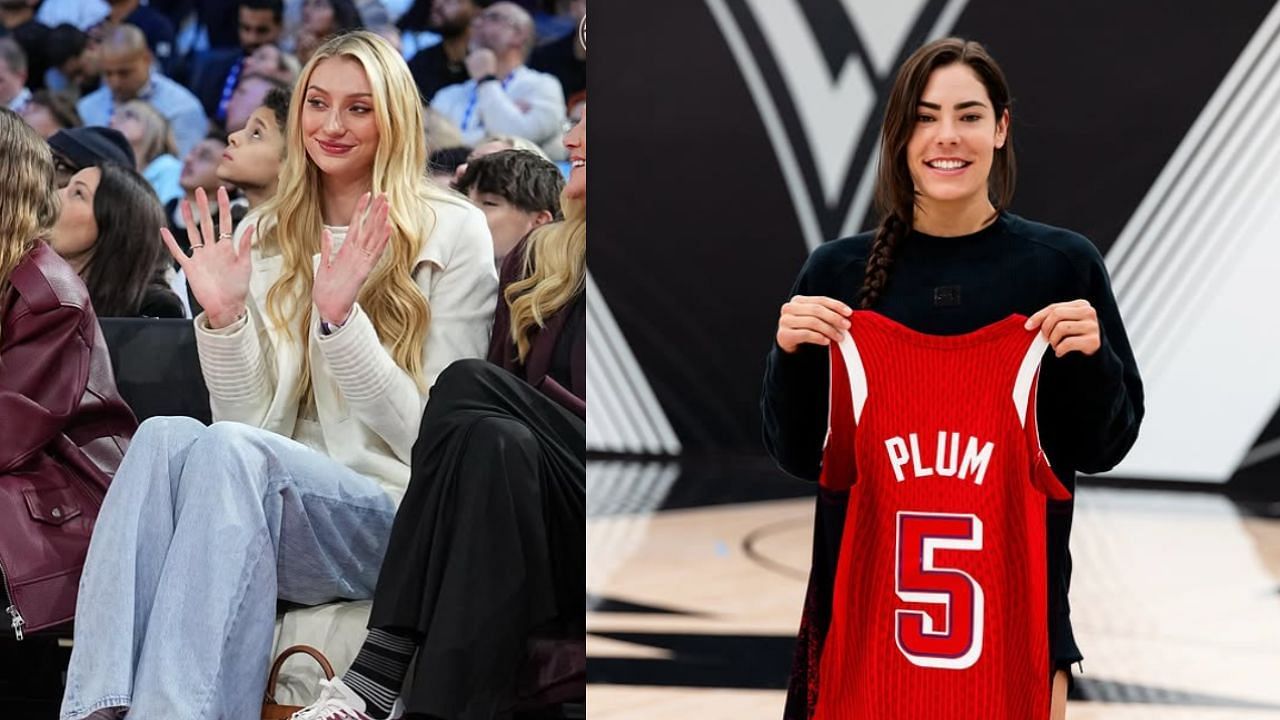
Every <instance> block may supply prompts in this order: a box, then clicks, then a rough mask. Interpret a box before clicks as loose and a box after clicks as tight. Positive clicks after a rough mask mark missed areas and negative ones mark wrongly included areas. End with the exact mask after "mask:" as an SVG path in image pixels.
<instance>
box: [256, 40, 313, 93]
mask: <svg viewBox="0 0 1280 720" xmlns="http://www.w3.org/2000/svg"><path fill="white" fill-rule="evenodd" d="M301 69H302V66H301V65H299V64H298V58H296V57H294V56H293V55H290V54H289V53H287V52H285V51H283V50H281V49H280V46H279V45H276V44H273V43H266V44H264V45H260V46H259V47H258V49H256V50H254V51H253V52H252V53H250V54H249V56H248V57H246V58H245V59H244V74H245V75H265V76H267V77H270V78H275V79H276V80H279V81H280V82H282V83H284V84H285V85H288V86H289V87H290V88H292V87H293V83H294V81H296V80H297V79H298V71H299V70H301Z"/></svg>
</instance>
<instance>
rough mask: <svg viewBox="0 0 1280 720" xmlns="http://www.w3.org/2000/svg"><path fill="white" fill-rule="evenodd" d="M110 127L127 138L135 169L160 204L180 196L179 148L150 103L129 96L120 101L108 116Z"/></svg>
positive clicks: (166, 123) (167, 124)
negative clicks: (158, 199) (109, 116)
mask: <svg viewBox="0 0 1280 720" xmlns="http://www.w3.org/2000/svg"><path fill="white" fill-rule="evenodd" d="M111 127H112V128H114V129H116V130H119V131H120V134H121V135H124V137H125V139H126V140H128V141H129V146H130V147H131V148H133V156H134V158H135V159H136V160H137V164H136V167H137V170H138V172H140V173H142V175H143V177H145V178H146V179H147V182H149V183H151V187H152V188H154V189H155V191H156V195H157V196H158V197H159V198H160V204H161V205H164V204H166V203H168V202H169V201H170V200H174V199H176V198H180V197H182V186H181V185H180V184H178V178H179V176H181V175H182V161H181V160H179V159H178V155H179V153H180V150H179V148H178V147H177V144H176V143H175V142H174V138H173V130H172V129H171V128H170V127H169V122H168V121H167V120H165V119H164V117H163V116H162V115H161V114H160V113H159V112H158V111H157V110H156V109H155V108H154V107H152V106H151V105H150V103H147V102H146V101H144V100H129V101H128V102H125V103H124V104H122V105H120V106H119V107H118V108H116V112H115V114H114V115H112V116H111Z"/></svg>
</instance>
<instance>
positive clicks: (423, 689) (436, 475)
mask: <svg viewBox="0 0 1280 720" xmlns="http://www.w3.org/2000/svg"><path fill="white" fill-rule="evenodd" d="M585 463H586V426H585V424H584V423H583V421H582V420H581V419H580V418H578V417H577V416H575V415H574V414H572V413H570V412H569V411H567V410H565V409H564V408H562V407H560V406H559V405H557V404H556V403H554V402H553V401H551V400H549V399H547V398H546V397H544V396H543V395H542V394H540V393H539V392H537V391H536V390H534V389H533V388H531V387H530V386H529V385H528V384H526V383H524V382H523V381H521V380H520V379H518V378H517V377H515V376H514V375H512V374H510V373H508V372H506V371H505V370H503V369H501V368H499V367H497V366H494V365H491V364H489V363H487V362H483V361H480V360H464V361H460V362H457V363H454V364H453V365H450V366H449V367H448V368H446V369H445V371H444V372H443V373H441V375H440V377H439V379H438V380H437V381H436V385H435V386H434V387H433V388H432V391H431V399H430V402H428V404H427V410H426V413H425V414H424V415H423V418H422V427H421V430H420V431H419V434H418V441H417V443H415V444H414V447H413V460H412V478H411V480H410V483H409V488H408V491H407V492H406V493H405V497H404V500H403V501H402V502H401V505H400V510H399V512H398V514H397V515H396V520H395V525H394V526H393V528H392V531H391V540H390V545H389V546H388V549H387V556H386V559H385V561H384V562H383V565H382V572H381V574H380V576H379V578H378V586H377V590H376V592H375V593H374V601H373V612H372V616H371V617H370V621H369V626H370V627H374V628H382V629H387V630H395V631H399V632H402V633H403V632H408V633H410V634H412V635H414V636H415V637H416V638H417V639H418V641H419V651H418V656H417V663H416V667H415V669H414V671H413V676H412V678H411V679H410V686H409V692H408V695H407V697H406V698H405V701H406V709H407V711H408V712H409V713H411V714H416V715H425V716H429V717H439V718H445V719H446V720H455V719H459V720H480V719H484V720H488V719H489V718H497V717H505V716H507V715H508V714H509V712H510V707H511V704H512V700H513V698H514V694H515V691H516V687H515V686H516V680H517V676H518V675H519V674H520V669H521V665H522V663H523V662H524V659H525V648H526V642H527V640H528V637H529V635H530V634H531V633H532V632H534V631H535V630H538V629H540V628H545V627H549V626H554V627H556V628H558V629H559V630H561V631H562V632H564V631H567V632H569V633H575V632H576V633H578V634H579V635H581V633H583V632H584V628H585V614H586V610H585V607H586V602H585V589H584V588H585V585H586V545H585V536H586V533H585V527H586V516H585V504H584V503H585V498H586V464H585Z"/></svg>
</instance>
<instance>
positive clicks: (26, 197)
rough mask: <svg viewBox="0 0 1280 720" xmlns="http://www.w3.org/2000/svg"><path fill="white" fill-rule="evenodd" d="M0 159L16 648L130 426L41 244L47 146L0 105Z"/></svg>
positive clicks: (1, 412)
mask: <svg viewBox="0 0 1280 720" xmlns="http://www.w3.org/2000/svg"><path fill="white" fill-rule="evenodd" d="M0 157H3V158H4V163H5V172H4V175H3V176H0V197H3V198H4V202H3V204H0V367H3V368H4V374H3V381H2V382H0V418H3V419H4V432H3V433H0V484H3V486H4V487H5V489H6V492H8V493H11V495H10V496H9V497H15V498H23V497H25V498H27V502H28V503H29V505H28V506H25V507H24V506H22V505H21V504H20V503H11V504H10V506H9V507H7V508H5V510H6V511H7V514H6V515H5V517H4V523H5V526H6V532H4V533H3V534H0V564H2V565H3V566H4V568H5V582H4V595H5V596H6V597H4V600H5V604H6V607H7V611H8V612H7V614H8V616H9V621H10V622H11V627H12V628H13V629H14V632H15V634H16V635H17V639H18V640H21V639H22V638H23V633H24V631H35V630H41V629H44V628H47V627H52V626H54V625H58V624H62V623H65V622H67V621H68V620H70V619H71V617H72V615H73V613H74V610H75V604H76V597H75V588H76V584H77V580H78V576H79V573H80V568H81V566H82V565H83V563H84V556H85V551H86V549H87V548H88V546H89V535H90V531H91V530H92V528H93V519H94V517H95V516H97V514H98V509H99V506H100V504H101V501H100V498H101V497H102V494H103V493H105V492H106V489H107V486H108V484H109V483H110V482H111V476H112V475H113V474H114V473H115V472H116V469H117V467H118V466H119V464H120V461H121V456H122V455H123V453H124V449H125V448H126V447H128V444H129V438H130V437H131V436H132V435H133V433H134V430H135V429H136V427H137V420H135V419H134V416H133V413H132V412H130V410H129V407H128V406H127V405H126V404H125V403H124V401H123V400H121V398H120V394H119V392H118V391H117V390H116V385H115V379H114V376H113V374H112V369H111V359H110V357H109V356H108V354H107V346H106V343H105V342H104V340H103V337H102V331H101V330H100V329H99V327H98V318H97V315H96V314H95V312H94V303H91V302H90V297H89V293H88V292H86V290H85V286H84V283H82V282H81V281H80V279H79V278H78V277H76V272H75V270H73V269H72V268H71V267H70V266H69V265H68V264H67V262H66V261H64V260H63V259H62V258H60V257H59V256H58V254H57V253H56V252H54V251H53V249H52V248H50V247H49V245H48V244H47V241H48V240H49V239H50V235H51V234H52V232H53V228H54V225H55V223H57V221H58V196H57V190H56V188H55V187H54V178H53V156H52V155H51V153H50V151H49V146H48V145H47V144H46V143H45V141H44V140H42V139H41V138H40V136H39V135H36V133H35V132H34V131H33V130H32V129H31V128H30V127H28V126H27V125H26V123H24V122H23V121H22V119H21V118H20V117H18V115H17V114H16V113H14V112H12V111H10V110H8V109H4V108H0ZM50 498H56V500H52V499H50ZM64 514H65V515H67V517H63V515H64ZM10 593H12V595H10ZM24 598H25V599H24ZM18 714H21V713H18Z"/></svg>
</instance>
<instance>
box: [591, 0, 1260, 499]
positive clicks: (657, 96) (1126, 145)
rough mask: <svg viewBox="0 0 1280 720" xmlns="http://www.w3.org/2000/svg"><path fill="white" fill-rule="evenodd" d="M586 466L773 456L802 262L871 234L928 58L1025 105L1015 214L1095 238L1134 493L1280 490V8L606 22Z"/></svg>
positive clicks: (820, 4)
mask: <svg viewBox="0 0 1280 720" xmlns="http://www.w3.org/2000/svg"><path fill="white" fill-rule="evenodd" d="M594 9H595V12H594V13H593V15H592V18H593V20H594V23H593V25H592V28H593V33H592V49H593V50H594V51H595V52H594V54H593V61H592V62H593V67H592V82H591V95H592V99H593V101H594V102H593V103H592V107H593V117H594V118H595V124H594V127H595V132H593V133H592V135H591V137H592V139H593V140H594V148H595V149H594V153H595V159H596V163H595V167H596V170H595V182H594V183H592V187H593V189H594V191H595V192H594V198H593V201H592V211H593V215H594V218H595V220H596V222H595V227H596V233H595V236H594V239H593V241H592V246H591V250H590V255H589V263H590V269H591V276H592V282H591V287H590V288H589V292H590V294H591V295H590V301H589V308H590V311H589V312H590V324H589V332H590V343H589V344H590V348H591V349H590V358H589V363H590V364H589V373H590V375H589V383H590V388H589V393H590V394H591V398H592V400H591V402H592V411H591V415H590V417H589V431H588V448H589V449H590V450H595V451H605V452H613V453H624V454H628V455H673V454H678V453H680V452H685V453H704V452H707V453H711V452H732V453H738V454H743V453H745V454H752V453H761V452H763V450H762V448H761V444H760V440H759V413H758V407H757V398H758V391H759V381H760V376H761V372H762V368H763V358H764V355H765V352H766V350H767V349H768V347H769V344H770V343H771V341H772V334H773V329H774V323H775V321H776V317H777V312H778V306H779V305H780V304H781V302H782V301H783V300H784V299H785V295H786V292H787V290H788V288H789V286H790V283H791V282H792V280H793V279H794V277H795V275H796V273H797V272H798V270H799V268H800V266H801V264H802V263H803V261H804V258H805V256H806V254H807V253H808V252H809V251H810V250H812V248H814V247H815V246H816V245H818V244H819V243H821V242H823V241H825V240H829V239H833V238H837V237H841V236H844V235H849V234H853V233H855V232H858V231H860V230H862V229H864V228H866V227H868V226H869V225H870V223H871V218H870V217H869V202H868V201H869V196H870V179H871V176H872V172H873V170H874V168H873V167H872V166H873V162H872V161H871V158H874V156H875V144H876V134H877V131H878V126H879V118H880V113H881V108H882V99H883V96H884V94H885V92H886V90H887V88H888V85H889V84H890V83H891V81H892V74H893V72H894V70H895V68H896V67H897V65H898V63H899V62H900V61H901V60H902V59H903V58H905V57H906V55H908V54H909V53H910V52H911V51H912V50H913V49H914V48H915V47H917V46H918V45H919V44H920V43H921V42H923V41H926V40H928V39H933V38H936V37H941V36H944V35H952V34H954V35H959V36H962V37H967V38H972V39H976V40H979V41H981V42H983V43H984V44H985V45H986V46H987V47H988V49H989V50H990V51H991V52H992V54H993V55H994V56H995V57H996V58H997V59H998V60H999V61H1000V63H1001V64H1002V66H1003V67H1004V69H1005V72H1006V74H1007V75H1008V78H1009V81H1010V83H1011V85H1012V87H1013V92H1014V98H1015V104H1014V135H1013V137H1014V143H1015V147H1016V149H1017V152H1018V159H1019V184H1018V191H1017V195H1016V197H1015V200H1014V204H1013V210H1014V212H1016V213H1018V214H1020V215H1023V216H1026V217H1029V218H1033V219H1035V220H1039V221H1042V222H1047V223H1051V224H1055V225H1061V226H1065V227H1069V228H1071V229H1074V230H1077V231H1079V232H1082V233H1084V234H1085V235H1087V236H1088V237H1089V238H1091V239H1092V240H1093V241H1094V242H1095V243H1096V244H1097V245H1098V247H1099V249H1100V250H1102V252H1103V253H1104V255H1105V256H1106V258H1107V262H1108V265H1109V267H1110V269H1111V272H1112V275H1113V281H1114V284H1115V288H1116V292H1117V296H1118V297H1119V300H1120V303H1121V308H1122V310H1123V312H1124V314H1125V318H1126V325H1127V326H1128V328H1129V332H1130V334H1131V336H1132V340H1133V342H1134V346H1135V351H1136V353H1137V355H1138V361H1139V363H1140V366H1141V368H1142V370H1143V375H1144V379H1145V381H1146V385H1147V392H1148V401H1147V402H1148V405H1147V408H1148V414H1147V420H1146V421H1145V423H1144V427H1143V433H1142V437H1141V438H1140V440H1139V442H1138V445H1137V446H1135V448H1134V450H1133V452H1132V453H1131V454H1130V457H1129V458H1128V459H1127V460H1126V462H1125V463H1124V464H1123V465H1122V466H1121V467H1120V468H1118V469H1117V471H1116V473H1117V474H1118V475H1121V476H1127V477H1134V478H1144V479H1158V480H1196V481H1203V482H1226V481H1228V480H1230V479H1232V478H1236V479H1237V480H1239V479H1241V478H1247V477H1250V476H1251V475H1252V476H1261V475H1264V474H1267V473H1268V471H1274V470H1275V469H1280V418H1277V408H1280V323H1277V322H1276V321H1275V319H1274V312H1273V308H1274V307H1275V306H1276V304H1277V303H1275V302H1274V301H1273V300H1272V297H1273V293H1272V292H1271V290H1272V287H1274V286H1275V284H1276V280H1277V279H1280V9H1277V7H1276V6H1274V5H1273V3H1272V1H1271V0H1234V1H1233V2H1230V3H1206V2H1202V1H1201V2H1197V1H1194V0H1167V1H1166V2H1161V3H1151V2H1123V1H1122V2H1101V1H1099V0H1087V1H1084V2H1071V3H1048V2H1024V1H1022V0H1018V1H1016V2H1015V1H1014V0H892V1H889V0H650V1H649V2H632V1H630V0H628V1H627V2H613V3H608V4H605V5H603V6H601V7H596V8H594Z"/></svg>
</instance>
